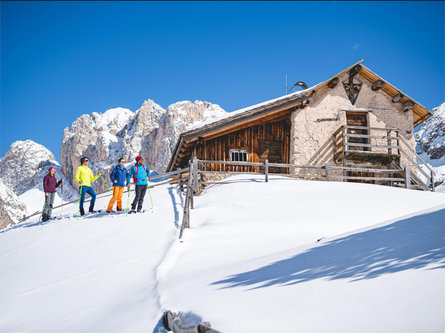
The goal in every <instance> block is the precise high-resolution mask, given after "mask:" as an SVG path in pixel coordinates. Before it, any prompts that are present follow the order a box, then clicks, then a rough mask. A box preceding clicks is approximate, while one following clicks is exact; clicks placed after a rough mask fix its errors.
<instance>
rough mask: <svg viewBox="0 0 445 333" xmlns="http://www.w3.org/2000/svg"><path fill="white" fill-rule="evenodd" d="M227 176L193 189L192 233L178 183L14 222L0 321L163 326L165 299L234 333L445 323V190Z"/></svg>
mask: <svg viewBox="0 0 445 333" xmlns="http://www.w3.org/2000/svg"><path fill="white" fill-rule="evenodd" d="M229 181H230V182H231V183H230V184H225V185H214V186H211V187H208V188H207V189H206V190H205V191H204V193H202V194H201V196H199V197H196V198H195V209H194V210H192V212H191V229H187V230H186V231H185V233H184V237H183V240H179V239H178V231H179V230H178V229H179V225H180V223H181V218H182V204H183V199H184V198H183V195H181V194H180V193H179V192H178V190H177V189H176V188H175V187H167V186H160V187H157V188H155V189H153V190H152V196H153V201H154V206H155V211H154V212H153V213H145V214H140V215H130V216H129V217H125V214H121V215H113V216H110V215H107V214H98V215H89V216H86V217H85V218H81V219H77V218H76V215H77V211H76V210H77V209H76V207H75V206H72V207H69V208H66V207H65V211H64V212H63V216H62V218H61V219H60V220H55V221H51V222H47V223H39V222H37V221H36V220H35V219H34V220H30V221H28V222H26V223H25V224H21V225H17V226H15V227H12V228H9V229H6V230H3V231H2V232H0V253H1V254H2V255H1V256H0V265H1V267H2V274H1V275H0V285H1V286H7V288H1V289H0V290H1V291H0V308H1V311H2V320H1V321H0V331H8V332H9V331H20V332H31V331H63V332H79V331H109V332H123V331H129V332H147V331H148V332H151V331H153V332H165V330H163V329H162V324H161V322H160V318H161V316H162V313H163V311H165V310H173V311H182V315H183V318H186V319H187V320H189V321H190V323H195V324H196V323H198V322H199V321H200V320H205V321H209V322H210V323H211V324H212V326H213V327H214V328H216V329H218V330H220V331H222V332H235V333H236V332H280V331H290V332H295V331H302V332H326V331H329V332H335V331H337V332H340V331H341V332H357V331H360V332H383V331H386V332H419V331H422V332H423V331H428V332H440V331H443V330H444V329H445V324H444V320H443V319H444V317H443V314H444V313H445V300H444V298H443V294H444V292H445V287H444V285H443V281H444V278H445V194H442V193H431V192H420V191H412V190H406V189H398V188H391V187H385V186H378V185H368V184H354V183H336V182H316V181H303V180H295V179H290V178H285V177H278V176H272V177H271V178H270V182H269V183H265V182H264V179H263V178H262V177H255V176H236V177H231V178H229ZM124 198H125V196H124ZM107 202H108V198H99V199H98V204H97V206H98V207H101V206H102V207H105V205H106V204H107ZM144 205H145V207H149V206H150V203H149V198H148V196H147V198H146V202H145V204H144ZM54 214H55V215H56V216H60V215H61V214H62V212H61V210H56V211H55V212H54Z"/></svg>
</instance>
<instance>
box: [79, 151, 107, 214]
mask: <svg viewBox="0 0 445 333" xmlns="http://www.w3.org/2000/svg"><path fill="white" fill-rule="evenodd" d="M80 164H81V165H80V166H79V167H78V168H77V170H76V182H78V183H79V185H80V203H79V205H80V207H79V209H80V215H85V211H84V210H83V202H84V200H85V195H86V194H87V193H88V194H89V195H90V196H91V202H90V209H89V211H90V213H94V212H96V211H95V210H94V203H95V202H96V192H94V189H93V187H92V186H91V182H92V181H95V180H96V179H97V178H98V177H99V176H100V175H101V174H100V172H99V173H98V174H97V175H96V176H93V172H92V171H91V169H90V168H89V167H88V157H82V158H81V159H80Z"/></svg>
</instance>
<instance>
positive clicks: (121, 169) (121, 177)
mask: <svg viewBox="0 0 445 333" xmlns="http://www.w3.org/2000/svg"><path fill="white" fill-rule="evenodd" d="M117 162H118V165H116V166H115V167H114V169H113V171H111V173H110V179H111V183H112V184H113V197H112V198H111V200H110V202H109V203H108V207H107V213H111V212H112V209H113V205H114V203H115V202H116V201H117V210H118V211H120V210H122V195H123V194H124V188H125V180H126V178H127V173H128V172H127V169H125V159H124V158H123V157H121V158H120V159H118V160H117Z"/></svg>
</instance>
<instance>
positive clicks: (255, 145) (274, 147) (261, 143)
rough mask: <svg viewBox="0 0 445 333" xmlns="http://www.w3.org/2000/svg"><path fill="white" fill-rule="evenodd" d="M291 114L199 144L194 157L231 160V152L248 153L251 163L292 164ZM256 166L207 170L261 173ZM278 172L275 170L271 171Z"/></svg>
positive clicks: (207, 167) (210, 168)
mask: <svg viewBox="0 0 445 333" xmlns="http://www.w3.org/2000/svg"><path fill="white" fill-rule="evenodd" d="M290 125H291V124H290V114H289V115H286V116H284V117H280V118H278V119H272V120H269V121H265V122H263V123H260V124H255V125H252V126H248V127H245V128H243V129H240V130H237V131H234V132H231V133H228V134H225V135H222V136H218V137H216V138H213V139H210V140H203V141H202V142H200V143H197V144H196V147H195V149H194V153H193V156H195V155H196V156H197V157H198V159H200V160H211V161H230V150H246V151H247V152H248V161H247V162H264V161H265V160H266V159H268V160H269V162H271V163H289V153H290V147H289V145H290ZM249 168H252V167H244V166H228V165H221V164H210V163H209V164H207V165H205V170H207V171H243V172H247V171H256V172H258V171H261V170H259V169H258V167H255V168H256V170H252V169H249ZM271 172H274V170H271Z"/></svg>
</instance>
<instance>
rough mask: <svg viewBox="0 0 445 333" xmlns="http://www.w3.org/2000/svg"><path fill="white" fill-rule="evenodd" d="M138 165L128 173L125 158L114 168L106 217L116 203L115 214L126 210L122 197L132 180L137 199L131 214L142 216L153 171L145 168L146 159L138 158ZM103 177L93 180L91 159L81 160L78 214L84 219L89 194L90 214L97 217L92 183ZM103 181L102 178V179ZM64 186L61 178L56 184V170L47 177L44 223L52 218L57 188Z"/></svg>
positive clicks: (51, 171) (136, 159)
mask: <svg viewBox="0 0 445 333" xmlns="http://www.w3.org/2000/svg"><path fill="white" fill-rule="evenodd" d="M135 161H136V163H135V164H134V166H133V167H132V168H131V169H130V171H128V170H127V169H126V168H125V162H126V161H125V159H124V158H123V157H121V158H119V159H118V160H117V162H118V164H117V165H116V166H115V167H114V168H113V171H111V173H110V180H111V183H112V185H113V196H112V197H111V199H110V202H109V203H108V207H107V213H114V212H116V211H114V210H113V206H114V204H115V203H116V206H117V207H116V210H117V211H121V210H123V207H122V195H123V193H124V188H125V186H127V187H128V190H130V186H131V185H132V184H131V179H132V178H133V184H134V185H135V186H136V188H135V193H136V195H135V198H134V200H133V202H132V204H131V211H130V213H136V212H137V213H140V212H141V211H142V204H143V203H144V197H145V193H146V191H147V187H148V181H149V180H150V169H149V168H148V167H147V166H146V165H145V164H144V159H143V158H142V157H141V156H138V157H136V158H135ZM99 177H102V174H101V173H100V172H99V173H98V174H97V175H96V176H93V172H92V171H91V169H90V168H89V167H88V157H82V158H81V159H80V166H79V167H78V168H77V170H76V176H75V179H76V181H77V182H78V183H79V195H80V200H79V213H80V215H85V211H84V209H83V204H84V201H85V195H86V194H87V193H88V194H89V195H90V197H91V201H90V207H89V212H90V213H95V212H97V211H95V210H94V204H95V203H96V192H94V189H93V187H92V186H91V182H92V181H95V180H96V179H97V178H99ZM102 179H103V177H102ZM61 184H62V178H60V179H59V181H57V179H56V170H55V169H54V167H50V168H49V170H48V174H47V175H46V176H45V177H44V178H43V189H44V191H45V205H44V207H43V212H42V221H47V220H49V219H50V218H51V213H52V208H53V203H54V196H55V193H56V188H57V187H59V186H60V185H61Z"/></svg>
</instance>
